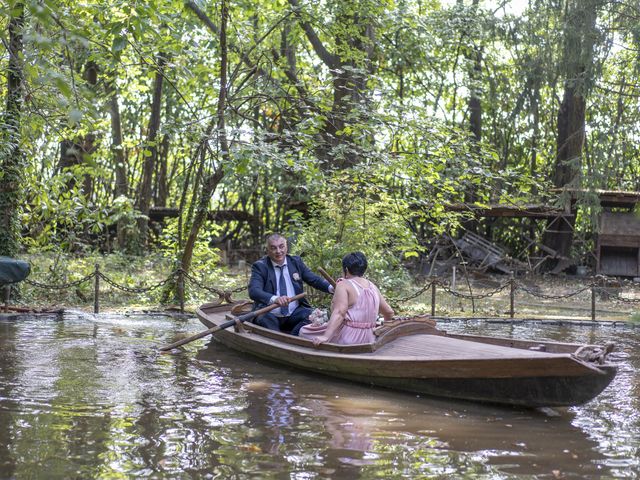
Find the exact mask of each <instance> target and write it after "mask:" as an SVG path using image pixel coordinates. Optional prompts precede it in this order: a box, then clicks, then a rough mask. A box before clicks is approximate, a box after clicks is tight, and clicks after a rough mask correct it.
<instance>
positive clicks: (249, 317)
mask: <svg viewBox="0 0 640 480" xmlns="http://www.w3.org/2000/svg"><path fill="white" fill-rule="evenodd" d="M305 295H306V293H300V294H298V295H296V296H294V297H291V301H292V302H294V301H297V300H300V299H301V298H303V297H304V296H305ZM279 307H280V305H278V304H277V303H272V304H271V305H269V306H267V307H264V308H261V309H259V310H254V311H253V312H249V313H245V314H244V315H240V316H239V317H236V318H235V319H233V320H229V321H228V322H224V323H221V324H220V325H216V326H215V327H211V328H210V329H209V330H205V331H204V332H200V333H196V334H195V335H191V336H190V337H187V338H183V339H182V340H178V341H177V342H174V343H172V344H171V345H165V346H164V347H160V351H161V352H166V351H168V350H172V349H174V348H177V347H179V346H181V345H184V344H186V343H189V342H193V341H194V340H198V339H199V338H202V337H206V336H207V335H211V334H213V333H216V332H219V331H220V330H224V329H225V328H229V327H230V326H231V325H235V323H236V321H240V322H246V321H247V320H252V319H253V318H255V317H258V316H260V315H263V314H265V313H268V312H270V311H271V310H275V309H276V308H279Z"/></svg>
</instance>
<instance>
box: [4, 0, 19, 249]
mask: <svg viewBox="0 0 640 480" xmlns="http://www.w3.org/2000/svg"><path fill="white" fill-rule="evenodd" d="M11 13H12V16H11V19H10V20H9V52H8V54H9V63H8V68H7V73H6V75H7V103H6V109H5V116H4V119H3V122H2V123H0V125H2V124H3V125H2V126H1V128H2V130H1V131H0V132H1V135H2V136H1V137H0V138H1V139H2V142H1V145H0V167H1V170H0V171H2V175H1V176H0V255H6V256H8V257H15V256H16V255H17V254H18V251H19V246H20V223H19V222H18V208H19V205H20V202H21V197H22V181H23V178H22V171H23V152H22V150H21V149H20V142H21V138H20V137H21V135H20V127H21V116H22V109H23V102H24V85H23V83H24V75H23V70H22V58H23V55H24V54H23V42H22V30H23V26H24V3H22V2H17V3H16V4H15V5H14V7H13V8H12V9H11Z"/></svg>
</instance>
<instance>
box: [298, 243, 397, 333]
mask: <svg viewBox="0 0 640 480" xmlns="http://www.w3.org/2000/svg"><path fill="white" fill-rule="evenodd" d="M342 270H343V272H344V280H343V281H341V282H339V283H338V284H337V285H336V289H335V292H334V294H333V301H332V303H331V317H330V318H329V321H328V322H327V323H326V324H325V325H320V326H318V325H305V326H304V327H302V328H301V329H300V336H301V337H303V338H307V339H309V340H312V341H313V343H314V345H319V344H321V343H324V342H328V343H337V344H340V345H354V344H360V343H373V342H374V341H375V335H374V333H373V329H374V328H375V326H376V320H377V318H378V314H382V316H383V317H384V319H385V320H390V319H391V317H393V314H394V313H393V309H392V308H391V307H390V306H389V304H388V303H387V301H386V300H385V299H384V297H383V296H382V294H381V293H380V290H378V287H376V286H375V285H374V284H373V283H372V282H371V281H369V280H367V279H366V278H363V277H362V275H364V272H365V271H366V270H367V257H365V256H364V254H363V253H362V252H354V253H350V254H348V255H346V256H345V257H344V258H343V259H342Z"/></svg>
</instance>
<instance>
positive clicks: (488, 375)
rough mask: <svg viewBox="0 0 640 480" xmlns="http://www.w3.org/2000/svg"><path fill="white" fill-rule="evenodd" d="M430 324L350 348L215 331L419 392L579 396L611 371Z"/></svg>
mask: <svg viewBox="0 0 640 480" xmlns="http://www.w3.org/2000/svg"><path fill="white" fill-rule="evenodd" d="M198 316H199V318H200V319H201V321H202V322H203V323H204V324H205V325H207V326H209V327H211V326H214V325H217V324H219V323H221V322H222V321H223V319H224V317H223V316H221V315H220V314H219V313H213V314H212V313H206V312H203V311H201V310H199V312H198ZM435 332H439V331H437V330H436V331H435ZM435 332H434V334H430V333H425V332H421V333H413V334H411V335H406V336H401V337H398V338H394V339H392V340H391V341H389V342H388V343H387V344H386V345H383V346H381V347H379V348H377V349H375V348H372V349H371V350H370V351H366V350H361V351H358V350H357V349H353V351H352V352H350V351H349V349H348V348H337V347H336V348H334V349H333V350H329V351H327V350H321V349H317V348H313V347H312V346H311V344H310V342H306V341H304V340H302V339H298V338H295V337H293V338H292V337H290V336H288V335H284V334H279V333H276V332H270V331H266V332H264V331H263V329H261V328H260V327H256V326H254V325H251V326H250V327H249V328H248V329H245V328H243V327H242V326H241V325H239V326H238V327H237V328H236V329H235V330H234V329H233V328H230V329H227V330H222V331H220V332H218V333H216V334H215V335H214V339H215V340H216V341H218V342H221V343H223V344H224V345H226V346H228V347H230V348H232V349H234V350H237V351H239V352H243V353H247V354H250V355H253V356H256V357H258V358H262V359H264V360H267V361H269V362H274V363H279V364H281V365H285V366H288V367H294V368H299V369H302V370H304V371H307V372H313V373H318V374H323V375H328V376H333V377H336V378H340V379H345V380H350V381H354V382H358V383H365V384H369V385H374V386H378V387H385V388H391V389H395V390H403V391H406V392H411V393H417V394H422V395H430V396H435V397H444V398H452V399H460V400H471V401H479V402H489V403H496V404H504V405H515V406H525V407H561V406H571V405H579V404H583V403H585V402H587V401H589V400H591V399H593V398H594V397H595V396H597V395H598V394H599V393H600V392H602V391H603V390H604V389H605V388H606V387H607V386H608V385H609V384H610V382H611V381H612V380H613V378H614V377H615V375H616V371H617V369H616V366H615V365H612V364H607V363H604V364H598V365H595V364H592V363H588V362H584V361H582V360H580V359H578V358H576V357H575V356H573V355H571V354H569V353H548V352H535V351H529V350H526V349H522V348H510V347H507V346H500V345H489V344H486V343H480V344H479V343H477V342H475V341H469V340H465V339H461V338H459V337H460V336H459V335H458V336H456V338H453V337H448V336H446V334H443V332H439V333H435ZM485 338H490V339H491V340H493V339H492V338H491V337H485ZM290 342H294V343H293V344H292V343H290ZM305 343H308V345H306V344H305ZM556 345H559V346H562V345H569V344H556ZM574 347H575V346H573V345H569V347H568V349H569V350H570V349H572V348H574ZM550 348H553V345H551V347H550ZM421 352H422V353H421Z"/></svg>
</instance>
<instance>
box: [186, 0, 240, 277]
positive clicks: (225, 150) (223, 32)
mask: <svg viewBox="0 0 640 480" xmlns="http://www.w3.org/2000/svg"><path fill="white" fill-rule="evenodd" d="M228 16H229V10H228V7H227V3H226V0H222V1H221V18H220V92H219V94H218V108H217V115H216V116H217V133H218V145H219V149H220V152H221V155H222V162H218V163H217V165H216V166H215V167H214V170H213V172H211V173H210V174H209V175H208V176H207V178H206V179H205V181H204V182H203V185H202V190H201V192H200V197H199V200H198V206H197V208H196V213H195V215H194V217H193V223H192V224H191V230H190V231H189V236H188V237H187V241H186V242H185V246H184V251H183V252H182V259H181V264H182V268H183V269H184V270H185V271H189V268H190V267H191V260H192V258H193V249H194V247H195V244H196V240H197V238H198V235H199V233H200V229H201V228H202V225H203V224H204V221H205V219H206V217H207V212H208V211H209V203H210V201H211V197H212V195H213V192H215V189H216V187H217V186H218V184H219V183H220V181H221V180H222V178H223V177H224V169H223V165H225V164H229V163H230V161H231V158H230V154H229V143H228V141H227V132H226V123H225V109H226V103H227V87H228V85H227V53H228V52H227V19H228ZM209 133H210V132H207V135H205V137H204V138H203V139H202V142H201V144H200V148H202V149H203V152H206V149H208V148H209V147H208V138H209ZM205 159H206V155H202V161H203V162H204V161H205Z"/></svg>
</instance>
